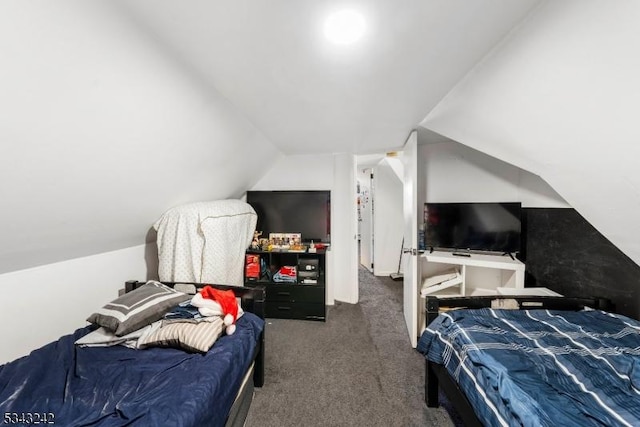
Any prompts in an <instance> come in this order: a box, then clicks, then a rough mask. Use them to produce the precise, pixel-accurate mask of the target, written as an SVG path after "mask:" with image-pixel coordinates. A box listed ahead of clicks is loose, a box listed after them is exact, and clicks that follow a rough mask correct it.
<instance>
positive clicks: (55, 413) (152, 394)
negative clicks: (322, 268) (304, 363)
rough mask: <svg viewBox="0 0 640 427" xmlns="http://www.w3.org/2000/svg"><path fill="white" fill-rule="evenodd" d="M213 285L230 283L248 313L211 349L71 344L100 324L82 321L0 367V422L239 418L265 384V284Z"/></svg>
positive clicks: (229, 422) (129, 285)
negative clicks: (65, 333)
mask: <svg viewBox="0 0 640 427" xmlns="http://www.w3.org/2000/svg"><path fill="white" fill-rule="evenodd" d="M156 283H157V282H156ZM162 285H164V286H166V287H168V288H171V289H174V288H175V287H176V286H177V284H176V283H169V282H163V283H162ZM179 285H180V286H189V287H193V288H194V289H199V288H202V287H203V286H204V285H203V284H198V283H189V284H184V283H180V284H179ZM143 286H145V283H144V282H137V281H128V282H126V284H125V292H126V293H129V292H134V291H136V290H140V288H141V287H143ZM211 286H212V287H214V288H216V289H220V290H224V291H227V290H232V291H233V293H234V294H235V295H236V296H237V297H238V299H240V300H241V307H242V309H243V310H244V314H243V315H242V316H241V317H239V318H238V319H237V321H236V323H235V332H234V333H233V334H232V335H225V334H222V335H220V336H219V337H218V338H217V339H216V340H215V343H213V345H212V346H211V347H210V349H209V350H208V351H207V352H206V353H198V352H191V351H186V350H184V349H181V348H170V347H150V348H145V349H144V350H140V349H133V348H129V347H125V346H123V345H113V346H108V347H81V346H78V345H75V344H74V343H75V342H76V341H77V340H79V339H82V338H83V337H87V336H89V334H90V333H92V332H94V331H95V330H96V329H97V327H96V326H95V325H90V326H86V327H82V328H80V329H78V330H76V331H75V332H73V333H72V334H69V335H65V336H63V337H61V338H60V339H59V340H57V341H55V342H52V343H50V344H47V345H45V346H43V347H41V348H39V349H37V350H34V351H33V352H31V354H30V355H28V356H25V357H22V358H20V359H17V360H15V361H13V362H10V363H7V364H5V365H2V366H0V415H2V416H3V417H4V418H3V420H2V421H0V422H3V423H4V424H14V425H28V424H57V425H65V426H67V425H68V426H71V425H74V426H125V425H127V426H130V425H134V426H135V425H140V426H147V425H171V426H201V425H207V426H236V425H242V424H243V422H244V419H245V417H246V414H247V412H248V408H249V405H250V403H251V399H252V397H253V387H254V386H255V387H261V386H262V385H263V383H264V296H265V291H264V288H261V287H253V288H241V287H233V286H222V285H211ZM130 295H134V294H130Z"/></svg>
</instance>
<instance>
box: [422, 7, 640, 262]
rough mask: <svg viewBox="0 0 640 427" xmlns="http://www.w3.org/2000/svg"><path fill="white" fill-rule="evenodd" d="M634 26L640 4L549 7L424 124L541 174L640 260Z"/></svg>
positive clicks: (639, 91) (638, 71)
mask: <svg viewBox="0 0 640 427" xmlns="http://www.w3.org/2000/svg"><path fill="white" fill-rule="evenodd" d="M638 22H640V3H639V2H637V1H632V0H630V1H616V2H606V1H598V0H585V1H548V2H544V3H543V4H542V5H541V7H538V8H536V9H535V11H534V12H533V13H532V14H531V15H530V16H529V17H528V19H527V20H526V21H525V22H524V23H523V24H522V25H521V26H520V27H519V28H518V29H517V30H516V31H514V32H513V33H512V35H511V36H510V37H509V38H507V39H506V40H504V41H503V42H502V43H501V44H500V45H499V46H497V47H496V48H495V49H494V51H493V52H492V53H491V54H490V55H488V56H487V57H486V58H485V59H484V60H483V61H482V62H481V63H480V64H479V65H478V66H477V67H475V69H474V70H473V71H472V72H471V73H469V75H468V76H467V77H466V78H465V79H464V80H463V81H462V82H461V83H460V84H459V85H457V87H456V88H455V89H454V90H452V91H451V92H450V93H449V94H448V96H447V97H446V98H445V99H444V101H443V102H441V103H440V104H439V105H438V106H437V107H436V108H435V109H434V110H432V111H431V112H430V113H429V115H428V116H427V117H426V119H425V120H424V122H423V126H424V127H425V128H428V129H430V130H432V131H435V132H437V133H439V134H442V135H445V136H447V137H449V138H451V139H454V140H456V141H459V142H461V143H463V144H466V145H468V146H471V147H473V148H476V149H478V150H480V151H484V152H486V153H488V154H490V155H492V156H494V157H498V158H500V159H502V160H505V161H507V162H509V163H512V164H514V165H517V166H519V167H521V168H523V169H526V170H529V171H531V172H533V173H535V174H537V175H540V176H541V177H542V178H543V179H544V180H546V181H547V182H548V183H549V184H550V185H551V186H552V187H553V188H554V189H555V190H556V191H557V192H558V193H559V194H561V195H562V197H563V198H564V199H565V200H567V201H568V202H569V203H570V204H571V205H572V206H573V207H575V208H576V209H577V210H578V211H579V212H580V214H581V215H583V216H584V217H585V218H586V219H587V220H588V221H589V222H590V223H591V224H593V225H594V226H595V227H596V228H597V229H598V230H599V231H600V232H601V233H603V234H604V235H605V236H606V237H607V238H608V239H609V240H611V241H612V242H613V243H614V244H615V245H616V246H618V248H620V249H621V250H622V251H623V252H625V253H626V255H628V256H629V257H630V258H631V259H633V260H634V261H635V262H636V263H638V264H640V223H639V222H638V212H639V211H640V168H638V158H640V148H639V147H640V146H639V144H638V141H640V126H638V118H637V111H638V102H639V101H640V78H639V77H638V76H640V55H638V52H640V27H639V26H638ZM584 249H585V251H588V250H589V249H590V248H584Z"/></svg>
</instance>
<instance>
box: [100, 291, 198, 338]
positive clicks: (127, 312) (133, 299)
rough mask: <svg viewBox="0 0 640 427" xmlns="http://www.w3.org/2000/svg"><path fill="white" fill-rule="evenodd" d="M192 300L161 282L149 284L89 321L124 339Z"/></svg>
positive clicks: (115, 302) (120, 299) (122, 298)
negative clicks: (124, 336) (179, 305)
mask: <svg viewBox="0 0 640 427" xmlns="http://www.w3.org/2000/svg"><path fill="white" fill-rule="evenodd" d="M190 298H191V296H190V295H187V294H185V293H183V292H178V291H176V290H175V289H172V288H170V287H168V286H166V285H163V284H162V283H160V282H156V281H149V282H147V283H145V284H144V285H142V286H141V287H139V288H138V289H136V290H135V291H132V292H129V293H126V294H124V295H122V296H120V297H118V298H116V299H115V300H113V301H111V302H110V303H108V304H105V306H104V307H102V308H101V309H100V310H98V311H96V312H95V313H93V314H92V315H91V316H89V318H88V319H87V321H88V322H91V323H94V324H96V325H100V326H102V327H104V328H106V329H108V330H110V331H112V332H113V333H114V334H116V335H118V336H122V335H126V334H128V333H130V332H133V331H135V330H138V329H140V328H142V327H144V326H147V325H149V324H151V323H152V322H155V321H156V320H159V319H161V318H162V316H164V314H165V313H166V312H168V311H169V310H171V308H172V307H175V306H176V305H178V304H180V303H181V302H183V301H186V300H188V299H190Z"/></svg>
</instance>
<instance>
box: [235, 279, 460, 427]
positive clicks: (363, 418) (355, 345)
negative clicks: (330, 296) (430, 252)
mask: <svg viewBox="0 0 640 427" xmlns="http://www.w3.org/2000/svg"><path fill="white" fill-rule="evenodd" d="M359 276H360V279H359V289H360V302H359V303H358V304H346V303H336V305H335V306H332V307H328V310H327V321H326V322H313V321H304V320H286V319H267V329H266V337H265V339H266V356H265V357H266V361H265V365H266V369H265V385H264V387H262V388H261V389H256V393H255V397H254V401H253V403H252V405H251V409H250V411H249V415H248V417H247V422H246V426H247V427H268V426H453V425H457V424H458V423H459V422H458V421H457V419H456V415H455V414H454V419H456V422H455V423H454V422H452V419H451V417H450V415H449V414H448V412H447V411H446V410H445V409H444V408H442V407H441V408H438V409H429V408H427V407H426V405H425V404H424V358H423V357H422V356H421V355H420V354H419V353H418V352H417V351H416V350H414V349H413V348H411V345H410V342H409V338H408V334H407V331H406V326H405V324H404V318H403V315H402V282H401V281H398V282H394V281H392V280H391V279H389V278H386V277H385V278H379V277H375V276H373V275H372V274H370V273H369V272H368V271H367V270H365V269H363V268H361V269H360V273H359Z"/></svg>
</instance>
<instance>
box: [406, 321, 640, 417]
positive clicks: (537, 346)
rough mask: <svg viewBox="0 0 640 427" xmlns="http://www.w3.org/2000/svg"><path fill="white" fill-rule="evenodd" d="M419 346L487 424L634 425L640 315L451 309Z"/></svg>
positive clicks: (639, 387) (638, 409) (639, 397)
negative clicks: (632, 317)
mask: <svg viewBox="0 0 640 427" xmlns="http://www.w3.org/2000/svg"><path fill="white" fill-rule="evenodd" d="M418 350H419V351H420V352H422V353H423V354H425V356H426V357H427V358H428V359H429V360H431V361H433V362H436V363H439V364H442V365H444V366H445V367H446V368H447V371H448V372H449V374H451V375H452V377H453V378H454V379H455V380H456V381H457V382H458V384H459V386H460V387H461V388H462V389H463V391H464V393H465V395H466V396H467V397H468V399H469V401H470V403H471V405H472V406H473V408H474V410H475V412H476V414H477V415H478V417H479V418H480V420H482V421H483V422H484V423H485V424H486V425H491V426H500V425H502V426H507V425H509V426H511V425H524V426H540V425H543V426H590V425H591V426H617V425H626V426H638V425H640V322H638V321H636V320H633V319H630V318H627V317H624V316H620V315H614V314H610V313H605V312H602V311H581V312H566V311H548V310H523V311H518V310H492V309H480V310H455V311H450V312H448V313H445V314H441V315H440V316H438V318H436V320H434V321H433V322H432V323H431V324H430V325H429V327H428V328H427V330H426V331H425V332H424V333H423V335H422V336H421V338H420V341H419V343H418Z"/></svg>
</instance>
